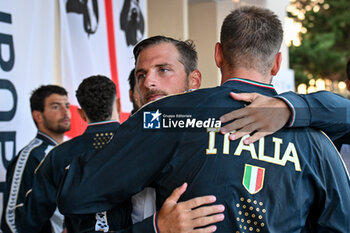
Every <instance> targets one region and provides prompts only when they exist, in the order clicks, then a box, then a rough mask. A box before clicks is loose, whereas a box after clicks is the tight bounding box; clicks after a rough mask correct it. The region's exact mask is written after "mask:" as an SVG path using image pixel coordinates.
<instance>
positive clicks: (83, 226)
mask: <svg viewBox="0 0 350 233" xmlns="http://www.w3.org/2000/svg"><path fill="white" fill-rule="evenodd" d="M76 97H77V100H78V102H79V104H80V106H81V108H82V109H78V112H79V114H80V116H81V118H82V119H83V120H84V121H86V122H88V127H87V129H86V131H85V132H84V133H83V134H82V135H81V136H78V137H76V138H74V139H71V140H69V141H67V142H65V143H63V144H61V145H59V146H57V147H56V148H54V149H53V150H51V151H50V153H49V154H48V155H47V156H46V158H45V159H44V161H43V162H42V163H41V164H40V166H39V167H38V168H37V169H36V174H35V178H34V181H33V186H32V191H31V192H30V193H29V195H28V196H27V197H26V201H25V203H24V205H22V206H21V207H19V208H17V210H16V216H17V220H16V224H17V230H18V232H26V233H29V232H33V233H36V232H39V231H40V229H41V227H42V224H43V223H45V222H46V221H47V220H48V219H49V218H50V216H51V215H52V214H53V212H54V210H55V209H56V193H57V190H58V187H59V185H60V182H61V180H62V179H63V176H64V172H65V168H66V167H67V166H68V165H69V163H70V161H71V159H72V158H73V157H74V155H79V154H81V153H82V152H85V151H89V150H92V149H94V148H95V149H101V148H102V147H104V146H105V145H107V144H108V142H109V140H110V139H111V138H112V137H113V135H114V134H115V132H116V131H117V129H118V127H119V122H118V120H119V116H118V111H117V109H118V107H119V100H118V99H117V97H116V88H115V84H114V83H113V82H112V81H111V80H110V79H108V78H107V77H105V76H100V75H97V76H91V77H89V78H86V79H84V80H83V82H82V83H81V84H80V85H79V87H78V90H77V92H76ZM183 191H184V189H183V188H182V189H178V190H175V191H174V193H175V196H174V195H172V196H170V198H169V199H170V200H172V199H174V198H176V195H181V192H183ZM146 197H147V196H146ZM134 199H136V200H138V199H137V198H136V197H133V210H132V213H133V219H132V220H133V221H134V223H135V222H138V221H141V220H143V219H144V218H146V217H148V216H150V215H152V214H153V209H152V208H151V213H150V214H149V215H148V216H146V214H147V212H149V211H150V210H148V209H147V205H146V206H145V207H143V205H142V203H141V204H138V203H136V204H135V201H134ZM148 199H149V198H148ZM148 199H147V198H146V199H145V200H146V201H147V200H148ZM175 201H176V200H175ZM194 201H197V203H194V204H192V203H193V201H189V202H188V203H189V204H191V205H194V207H198V206H200V205H202V204H209V203H211V202H213V201H207V197H204V198H199V199H196V200H194ZM198 201H199V202H198ZM140 202H141V201H140ZM166 203H169V202H166ZM188 203H187V204H188ZM149 204H151V203H149ZM183 204H184V203H179V205H183ZM185 204H186V203H185ZM135 206H136V209H134V208H135ZM166 207H167V206H166ZM216 207H217V206H212V207H211V208H210V209H209V208H207V207H206V208H205V209H206V211H207V212H205V211H204V213H202V214H201V215H203V216H206V215H208V214H214V213H216V212H219V211H217V209H216ZM130 215H131V205H130V202H129V200H127V201H125V202H123V203H122V204H121V205H119V206H118V207H117V208H114V209H112V210H109V211H107V212H101V213H97V214H94V215H86V216H84V218H81V219H76V218H74V217H71V218H67V219H66V227H67V230H68V232H81V231H94V230H96V231H101V230H103V231H117V230H120V229H123V228H127V227H128V226H129V225H130V224H131V219H130ZM201 215H198V214H197V215H196V217H201ZM166 217H167V218H170V219H171V216H166ZM212 219H213V218H212ZM103 222H104V223H103ZM169 222H172V223H173V224H172V225H170V227H174V225H175V226H176V224H177V222H176V221H173V220H169ZM209 223H210V220H209V221H203V223H201V225H206V224H209ZM140 224H141V223H140ZM140 224H136V225H135V226H134V227H132V228H131V229H130V230H132V231H133V232H137V230H138V229H139V227H138V225H140ZM142 224H146V225H145V226H148V227H150V228H151V229H152V228H153V225H152V218H149V220H146V221H145V223H142ZM141 226H143V225H141ZM196 226H199V225H198V224H195V225H194V226H193V227H196ZM167 227H169V226H167ZM193 227H192V228H193ZM142 229H145V228H142ZM162 232H167V231H166V229H164V230H163V231H162Z"/></svg>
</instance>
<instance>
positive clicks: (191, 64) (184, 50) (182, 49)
mask: <svg viewBox="0 0 350 233" xmlns="http://www.w3.org/2000/svg"><path fill="white" fill-rule="evenodd" d="M161 43H170V44H173V45H174V46H175V47H176V48H177V50H178V51H179V54H180V60H179V61H180V62H181V63H182V64H183V65H184V67H185V72H186V74H187V75H189V74H190V73H191V72H192V71H194V70H196V69H197V63H198V56H197V51H196V48H195V46H194V43H193V41H191V40H186V41H181V40H175V39H173V38H170V37H165V36H153V37H150V38H147V39H144V40H142V41H141V42H140V43H138V44H137V45H136V46H135V48H134V57H135V62H136V61H137V58H138V56H139V55H140V53H141V51H142V50H144V49H145V48H148V47H150V46H154V45H158V44H161Z"/></svg>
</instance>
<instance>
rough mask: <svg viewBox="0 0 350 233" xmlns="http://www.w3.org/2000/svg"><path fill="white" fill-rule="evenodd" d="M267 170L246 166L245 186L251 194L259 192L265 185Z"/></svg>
mask: <svg viewBox="0 0 350 233" xmlns="http://www.w3.org/2000/svg"><path fill="white" fill-rule="evenodd" d="M264 176H265V168H261V167H257V166H253V165H250V164H246V165H245V167H244V175H243V181H242V183H243V186H244V187H245V188H246V189H247V190H248V192H249V193H251V194H255V193H257V192H259V191H260V190H261V189H262V188H263V185H264Z"/></svg>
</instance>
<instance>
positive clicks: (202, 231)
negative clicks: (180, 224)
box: [190, 226, 217, 233]
mask: <svg viewBox="0 0 350 233" xmlns="http://www.w3.org/2000/svg"><path fill="white" fill-rule="evenodd" d="M216 229H217V227H216V226H208V227H206V228H200V229H196V230H193V231H190V233H210V232H215V231H216Z"/></svg>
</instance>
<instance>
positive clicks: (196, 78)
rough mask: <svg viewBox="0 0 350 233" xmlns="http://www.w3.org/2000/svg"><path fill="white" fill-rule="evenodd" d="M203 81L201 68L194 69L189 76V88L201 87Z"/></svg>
mask: <svg viewBox="0 0 350 233" xmlns="http://www.w3.org/2000/svg"><path fill="white" fill-rule="evenodd" d="M201 83H202V74H201V72H200V71H199V70H194V71H192V72H191V73H190V76H189V88H190V89H199V88H200V86H201Z"/></svg>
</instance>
